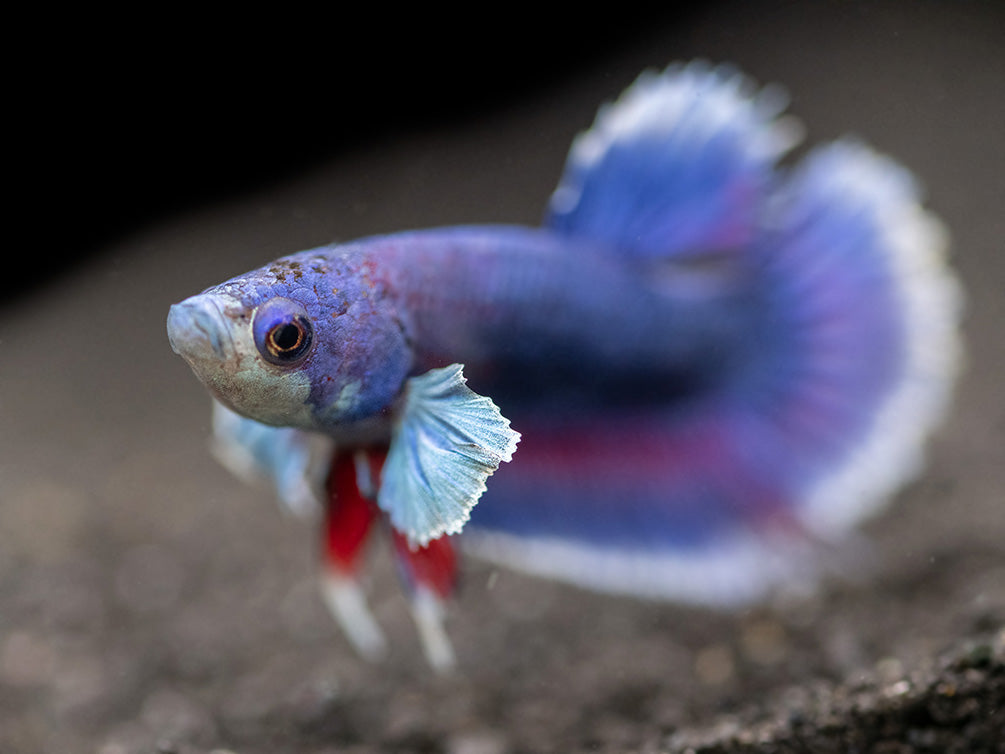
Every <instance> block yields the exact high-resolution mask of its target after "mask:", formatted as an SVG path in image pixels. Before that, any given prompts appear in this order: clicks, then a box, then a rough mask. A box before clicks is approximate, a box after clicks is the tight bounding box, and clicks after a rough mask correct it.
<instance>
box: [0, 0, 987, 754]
mask: <svg viewBox="0 0 1005 754" xmlns="http://www.w3.org/2000/svg"><path fill="white" fill-rule="evenodd" d="M355 10H356V9H354V16H353V18H351V19H350V18H349V17H348V16H349V14H348V13H346V18H344V19H343V18H337V17H336V18H332V17H331V12H327V13H326V14H325V16H324V17H321V16H316V17H310V16H306V15H304V16H298V15H296V13H295V11H294V9H292V8H291V9H282V10H281V11H277V10H272V11H270V13H269V14H263V15H260V16H254V17H253V16H251V15H249V14H247V13H242V14H235V15H232V16H229V17H222V16H212V17H211V16H210V15H209V14H208V12H206V11H199V12H195V11H184V10H182V9H176V8H172V9H171V11H170V13H168V12H167V11H166V10H164V11H155V10H152V9H143V10H142V11H136V12H133V13H129V12H117V13H115V14H111V13H108V14H101V13H96V12H94V11H92V10H86V11H78V12H77V13H76V14H75V15H72V16H71V15H66V14H65V13H63V14H61V13H57V12H55V11H53V12H52V13H51V15H50V16H49V17H45V18H39V19H33V21H32V22H30V23H29V22H28V21H26V20H25V21H21V20H19V19H16V18H14V17H13V16H12V17H11V23H10V30H11V31H10V33H11V34H12V35H13V36H14V37H15V38H16V39H17V41H18V42H20V43H21V48H18V49H23V50H24V51H22V52H18V53H17V54H16V55H15V57H14V61H13V63H12V64H11V66H10V68H9V70H8V78H9V80H10V82H11V83H10V89H9V91H8V92H7V96H6V99H7V104H8V105H9V106H8V108H7V111H6V112H7V118H8V120H9V121H10V124H11V125H12V126H13V128H12V129H11V132H12V135H11V136H9V137H8V140H7V142H6V144H7V149H8V153H9V155H10V158H11V159H10V164H11V166H12V167H11V169H10V171H9V172H8V174H7V176H6V178H7V182H8V185H9V188H10V192H9V193H10V194H11V195H12V198H13V202H12V203H11V204H10V205H9V212H8V213H7V219H8V221H9V234H8V252H7V253H6V254H5V272H6V275H5V281H6V282H7V286H6V287H5V289H4V291H5V295H4V305H3V306H2V308H0V751H3V752H8V751H11V752H40V751H41V752H61V753H62V752H70V753H75V752H101V754H120V753H122V752H129V753H131V752H143V753H146V752H154V751H159V752H169V751H173V752H180V753H181V754H189V753H190V752H193V753H194V752H200V753H201V752H209V751H213V750H216V749H226V750H231V751H234V752H237V754H256V753H257V752H262V753H263V754H265V753H269V754H272V753H274V752H318V753H322V752H324V753H325V754H330V753H331V752H334V751H339V752H344V751H352V752H369V751H401V752H404V751H408V752H413V751H420V752H447V753H449V754H501V753H502V752H544V751H561V752H567V751H612V752H623V751H672V752H680V751H685V750H687V748H688V747H689V746H690V747H692V748H694V749H695V750H697V751H701V752H705V753H706V754H710V753H711V752H721V751H759V752H770V751H803V750H808V751H825V752H826V751H848V750H851V749H853V748H856V747H857V749H858V750H862V751H882V752H891V751H896V752H898V754H899V753H900V752H920V751H933V752H934V751H952V750H954V748H953V746H955V747H956V749H955V750H959V751H970V752H980V751H1000V750H1001V749H1000V742H1001V741H1002V740H1003V736H1002V735H1000V734H1001V732H1002V717H1001V710H1002V709H1005V690H1003V688H1002V686H1003V684H1002V678H1005V669H1003V667H1005V666H1003V660H1002V657H1003V656H1005V634H1003V633H1002V626H1003V624H1005V551H1003V547H1002V544H1001V543H1002V542H1003V541H1005V504H1003V500H1005V494H1003V490H1005V453H1003V448H1005V393H1003V388H1002V374H1003V373H1005V338H1003V336H1002V328H1001V322H1002V321H1003V319H1005V253H1003V250H1005V212H1003V208H1005V179H1003V176H1005V139H1003V136H1002V134H1003V126H1005V98H1003V95H1002V91H1003V83H1005V42H1003V40H1005V12H1003V10H1002V6H1001V5H1000V4H999V3H996V2H987V3H972V2H960V3H948V2H947V3H934V2H892V1H888V2H870V3H827V2H823V3H815V2H795V3H783V2H771V3H760V2H759V3H746V2H711V3H704V4H700V5H699V4H693V5H689V6H681V7H679V8H678V7H670V8H669V9H668V10H665V11H664V12H662V13H661V14H659V15H658V16H652V15H649V14H646V13H643V12H641V11H635V10H634V9H631V8H627V7H625V8H619V7H610V8H604V9H603V10H604V12H603V13H599V12H598V13H595V14H594V15H590V13H589V12H588V11H586V10H585V9H577V10H576V11H575V12H572V13H570V14H569V15H568V17H563V18H552V19H551V20H548V19H545V18H539V17H537V16H529V15H526V14H523V15H516V13H517V12H516V11H515V10H514V11H512V12H510V13H509V14H501V12H500V11H498V9H490V10H489V11H488V12H489V13H493V12H494V13H496V16H491V15H490V16H486V15H485V14H484V13H478V14H477V15H478V17H477V18H475V17H474V16H475V15H476V14H475V12H473V11H472V12H471V13H470V14H468V15H465V14H456V15H452V16H451V17H449V18H443V19H438V18H433V17H431V16H428V15H417V14H412V15H411V17H407V18H406V17H402V16H401V15H398V14H397V13H393V12H391V11H390V10H388V9H385V8H383V7H380V8H372V9H371V8H362V9H360V12H359V13H355ZM158 14H161V15H158ZM538 15H542V16H543V15H544V9H541V10H540V11H539V14H538ZM14 49H15V48H14V47H12V50H14ZM694 57H704V58H707V59H709V60H712V61H721V60H722V61H731V62H733V63H735V64H736V65H738V66H739V67H741V68H742V69H743V70H745V71H746V72H747V73H749V74H750V75H751V76H753V77H754V78H756V79H757V80H759V81H761V82H764V83H767V82H779V83H781V84H783V85H784V86H785V87H786V88H787V89H788V90H789V92H790V94H791V96H792V106H791V111H792V112H793V113H795V114H796V115H797V116H798V117H799V118H801V119H802V121H803V122H804V124H805V126H806V129H807V135H808V141H809V142H810V143H818V142H820V141H824V140H827V139H831V138H835V137H837V136H839V135H841V134H845V133H854V134H856V135H858V136H860V137H862V138H864V139H865V140H867V141H868V142H870V143H871V144H873V145H874V146H876V147H877V148H878V149H879V150H881V151H884V152H888V153H890V154H892V155H894V156H895V157H896V158H897V159H898V160H900V161H902V162H903V163H904V164H906V165H908V166H910V167H911V169H912V170H913V171H914V172H915V173H916V175H917V176H918V177H919V179H920V180H921V182H922V183H923V185H924V186H925V187H926V190H927V197H928V204H929V206H930V207H931V208H932V210H933V211H934V212H936V213H937V214H938V215H939V216H940V217H941V218H942V219H943V220H944V221H945V223H946V225H947V227H948V228H949V230H950V232H951V237H952V260H953V266H954V268H955V269H956V271H957V272H958V274H959V276H960V278H961V280H962V282H963V284H964V287H965V289H966V291H967V301H968V304H967V316H966V320H965V323H964V328H963V330H964V332H963V335H964V338H965V340H966V343H967V351H968V360H967V361H968V363H967V368H966V370H965V372H964V374H963V376H962V378H961V381H960V385H959V388H958V390H957V399H956V402H955V405H954V409H953V412H952V413H951V415H950V416H949V417H948V418H947V422H946V423H945V425H944V427H943V428H942V429H941V430H940V431H939V432H938V433H937V435H936V436H935V437H934V438H933V441H932V443H931V444H930V447H929V453H928V465H927V467H926V469H925V471H924V473H923V475H922V476H921V477H920V478H919V479H918V480H917V481H916V482H915V483H913V484H911V485H909V486H908V487H907V488H906V489H905V490H904V491H903V492H902V493H901V494H899V495H897V496H896V498H895V499H894V500H892V501H891V505H890V506H889V507H888V509H887V510H885V511H884V512H883V513H882V514H881V515H879V516H878V517H877V518H876V519H874V520H872V521H870V522H867V524H866V525H865V526H864V527H863V535H864V537H865V540H866V541H867V542H868V543H869V546H868V552H870V553H871V567H870V568H869V569H868V570H867V572H866V573H865V574H863V575H862V577H861V578H860V579H858V580H854V579H847V578H839V577H837V576H836V577H835V578H834V579H832V580H828V582H827V583H825V584H824V585H823V587H822V588H821V590H820V591H819V592H818V593H816V594H815V595H812V596H808V597H806V598H805V599H803V600H798V601H795V602H791V603H789V602H786V603H780V604H771V605H764V606H758V607H756V608H753V609H750V610H745V611H740V612H737V613H728V614H720V613H715V612H710V611H705V610H699V609H694V608H689V607H687V606H680V605H663V604H650V603H644V602H638V601H635V600H629V599H621V598H616V597H610V596H604V595H596V594H591V593H587V592H582V591H579V590H576V589H573V588H571V587H567V586H564V585H559V584H554V583H550V582H546V581H541V580H536V579H532V578H527V577H524V576H520V575H518V574H514V573H512V572H509V571H505V570H501V569H494V568H490V567H488V566H486V565H484V564H481V563H478V562H475V561H473V560H469V561H466V563H465V570H464V572H465V578H464V584H463V590H462V591H461V593H460V595H459V596H458V599H457V601H456V602H455V603H454V604H453V605H452V606H451V609H450V612H449V616H448V630H449V632H450V635H451V637H452V639H453V641H454V644H455V647H456V650H457V654H458V657H459V663H460V667H459V672H458V673H457V674H455V675H454V676H451V677H446V678H438V677H436V676H434V675H432V674H431V673H430V671H429V670H428V668H427V667H426V665H425V662H424V660H423V658H422V656H421V652H420V651H419V647H418V643H417V640H416V636H415V630H414V626H413V625H412V623H411V620H410V617H409V615H408V613H407V606H406V604H405V601H404V599H403V598H402V597H401V594H400V590H399V588H398V585H397V583H396V580H395V575H394V573H393V571H392V569H391V568H390V567H389V564H388V558H387V552H386V550H384V549H382V548H380V547H378V548H377V551H376V552H374V553H373V555H374V558H373V563H372V571H371V575H372V578H371V579H370V580H369V583H368V589H369V593H370V599H371V604H372V607H373V609H374V612H375V614H376V617H377V619H378V621H379V622H380V623H381V624H382V625H383V626H384V627H385V629H386V631H387V633H388V636H389V639H390V642H391V647H392V652H391V656H390V657H389V658H388V660H387V661H386V662H385V663H383V664H381V665H377V666H374V665H369V664H367V663H365V662H363V661H361V660H359V659H358V658H357V657H355V656H354V655H353V653H352V652H351V651H350V649H349V648H348V647H347V645H346V643H345V641H344V640H343V638H342V637H341V636H340V635H339V633H338V632H337V630H336V629H335V627H334V626H333V624H332V622H331V621H330V619H329V618H328V616H327V615H326V614H325V612H324V608H323V606H322V605H321V604H320V601H319V599H318V596H317V592H316V588H315V584H314V580H313V576H314V566H315V560H314V555H315V552H314V551H315V534H314V531H313V529H312V527H310V526H309V525H306V524H304V523H303V522H298V521H293V520H291V519H289V518H286V517H284V516H283V515H281V513H280V512H279V510H278V509H277V507H276V506H275V505H274V504H273V501H272V500H271V498H270V496H269V494H268V493H267V492H265V491H262V490H255V489H250V488H247V487H245V486H244V485H242V484H241V483H239V482H237V481H236V480H234V479H233V478H232V477H230V476H229V475H228V474H227V472H225V471H224V470H223V469H221V468H220V467H219V466H218V465H217V464H216V463H215V462H214V461H213V460H212V459H211V458H210V457H209V455H208V453H207V450H206V443H205V440H206V436H207V434H208V429H209V427H208V400H207V398H206V396H205V393H204V391H203V389H202V388H201V387H200V386H199V385H198V383H197V382H196V380H195V379H194V378H193V377H192V375H191V374H190V372H189V370H188V368H187V367H186V366H185V364H184V363H182V362H181V360H180V359H178V358H177V357H176V356H175V355H174V354H172V353H171V350H170V348H169V346H168V343H167V339H166V336H165V332H164V320H165V316H166V312H167V308H168V306H169V305H170V304H171V303H173V302H175V301H178V300H180V299H181V298H184V297H186V296H188V295H191V294H192V293H195V292H197V291H199V290H201V289H203V288H204V287H206V286H208V285H211V284H214V283H217V282H219V281H221V280H223V279H225V278H227V277H230V276H232V275H235V274H237V273H240V272H242V271H244V270H247V269H250V268H253V267H256V266H258V265H260V264H263V263H265V262H267V261H269V260H270V259H272V258H275V257H276V256H279V255H281V254H284V253H287V252H290V251H294V250H298V249H303V248H309V247H310V246H313V245H318V244H321V243H325V242H328V241H330V240H333V239H348V238H353V237H358V236H362V235H366V234H370V233H380V232H387V231H392V230H397V229H404V228H410V227H421V226H434V225H440V224H450V223H460V222H521V223H535V222H537V220H538V219H539V217H540V215H541V212H542V209H543V207H544V205H545V202H546V201H547V198H548V195H549V193H550V192H551V190H552V188H553V187H554V185H555V182H556V180H557V177H558V175H559V173H560V171H561V168H562V164H563V161H564V157H565V153H566V150H567V148H568V145H569V143H570V141H571V140H572V138H573V137H574V135H575V134H576V133H577V132H578V131H579V130H581V129H583V128H585V127H587V126H588V125H589V123H590V122H591V120H592V118H593V114H594V112H595V110H596V107H597V105H598V104H599V103H600V102H602V101H605V100H609V99H611V98H613V97H615V96H616V95H617V94H618V93H619V92H620V91H621V90H622V89H623V88H624V87H625V86H626V85H628V84H629V83H630V82H631V81H632V80H633V79H634V77H635V76H636V75H637V74H638V72H639V71H641V70H642V69H644V68H659V67H662V66H664V65H666V64H667V63H669V62H671V61H674V60H687V59H691V58H694ZM946 652H949V653H950V655H951V656H953V657H957V658H959V657H960V656H963V657H965V658H971V659H970V660H968V662H969V663H970V664H966V663H964V664H962V665H961V664H960V663H959V662H957V663H956V664H952V665H947V664H945V663H943V662H941V660H940V658H942V657H943V656H944V653H946ZM975 658H976V659H975ZM981 658H984V659H981ZM994 658H997V660H995V659H994ZM996 663H997V664H996ZM996 679H997V680H996ZM996 684H997V685H996ZM744 741H746V742H748V743H746V744H745V743H744ZM750 742H760V743H750ZM995 747H998V748H997V749H996V748H995Z"/></svg>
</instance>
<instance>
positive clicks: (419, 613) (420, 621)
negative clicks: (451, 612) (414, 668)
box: [412, 588, 457, 673]
mask: <svg viewBox="0 0 1005 754" xmlns="http://www.w3.org/2000/svg"><path fill="white" fill-rule="evenodd" d="M444 617H445V616H444V609H443V602H442V600H440V599H439V597H437V596H436V595H435V594H433V593H432V592H430V591H429V590H428V589H423V588H419V589H418V590H416V592H415V594H414V595H412V618H413V619H414V620H415V626H416V629H417V630H418V632H419V641H420V642H421V643H422V651H423V653H424V654H425V656H426V661H427V662H429V665H430V667H431V668H433V670H435V671H436V672H437V673H447V672H449V671H451V670H453V668H454V667H455V666H456V665H457V657H456V656H455V654H454V646H453V644H451V642H450V636H449V635H448V634H447V631H446V629H445V628H444V627H443V621H444Z"/></svg>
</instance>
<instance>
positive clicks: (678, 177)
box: [467, 64, 960, 604]
mask: <svg viewBox="0 0 1005 754" xmlns="http://www.w3.org/2000/svg"><path fill="white" fill-rule="evenodd" d="M779 103H780V99H779V98H778V96H777V95H776V94H773V93H771V94H769V93H765V92H764V91H762V92H760V93H758V92H754V91H753V90H752V89H751V88H750V86H749V84H748V83H747V82H746V81H745V80H744V79H742V78H740V77H739V76H738V75H737V74H734V73H732V72H729V71H728V70H726V69H709V68H708V67H707V66H701V65H694V64H692V65H689V66H685V67H683V68H680V67H676V68H671V69H669V70H668V71H667V72H666V73H664V74H662V75H660V76H647V77H644V78H642V79H640V81H639V82H638V83H636V84H635V85H634V86H632V87H631V88H630V89H629V90H628V91H627V92H626V93H625V95H623V97H622V98H621V99H620V100H619V101H618V102H617V103H616V104H615V105H614V106H612V107H609V108H606V109H604V110H602V111H601V113H600V115H599V116H598V117H597V121H596V124H595V125H594V127H593V129H592V130H591V131H589V132H587V133H585V134H584V135H582V136H580V137H579V139H578V140H577V141H576V143H575V145H574V146H573V149H572V153H571V156H570V160H569V164H568V167H567V169H566V172H565V175H564V176H563V179H562V182H561V185H560V186H559V188H558V190H557V191H556V192H555V197H554V199H553V201H552V206H551V215H550V218H549V222H550V223H551V225H552V226H553V227H554V228H556V229H557V230H559V231H560V232H563V233H567V234H570V235H584V236H585V235H590V236H592V237H594V238H599V239H602V240H604V241H606V242H608V243H610V244H612V245H614V246H616V248H618V249H619V250H620V251H622V252H623V253H626V254H629V255H632V256H635V257H639V258H654V257H657V256H658V257H663V258H673V257H676V256H681V255H688V254H692V255H693V254H698V255H700V254H703V253H707V252H710V251H719V250H731V251H735V252H736V257H737V259H738V260H740V261H741V262H742V265H743V269H746V270H747V271H748V272H749V274H750V275H752V276H754V278H753V279H754V280H755V281H756V287H757V288H758V290H759V291H760V294H759V306H758V307H757V310H756V311H752V312H751V326H752V330H751V333H752V336H751V338H750V342H749V343H747V344H746V348H748V349H749V353H747V357H746V359H745V360H744V362H743V366H742V368H738V369H737V370H736V372H735V373H734V374H733V375H732V376H731V378H730V379H728V380H727V381H725V382H724V383H723V384H722V385H721V386H720V387H719V388H717V389H716V390H714V391H708V392H706V393H704V394H703V395H702V396H701V397H700V398H699V399H689V400H688V401H687V402H684V403H683V404H678V405H672V406H669V407H668V408H666V409H665V410H663V411H662V413H658V412H656V411H649V412H647V413H646V414H645V415H637V416H634V417H632V416H625V415H612V414H611V413H608V415H607V416H606V417H604V416H603V415H602V414H598V415H597V416H596V417H577V418H576V419H575V420H567V419H563V420H562V421H563V422H566V424H564V425H562V424H558V423H556V422H555V421H553V420H550V419H549V418H548V417H536V416H531V417H520V416H517V415H515V414H514V415H513V416H512V417H511V418H512V419H513V423H514V426H518V427H519V428H520V431H521V433H522V435H523V440H522V441H521V451H520V458H519V463H514V464H512V467H511V468H506V469H501V470H500V471H499V472H498V473H497V476H496V478H494V479H493V484H492V485H490V487H489V490H488V492H487V493H486V495H485V498H484V499H483V501H482V502H481V503H480V504H479V505H478V506H477V507H476V508H475V510H474V513H473V515H472V520H471V525H470V527H469V529H468V530H467V532H470V534H471V535H472V536H471V537H470V538H469V541H470V543H471V545H472V546H473V549H475V551H476V552H480V553H481V554H483V555H485V556H487V557H489V558H490V559H495V560H500V561H504V562H506V563H509V564H511V565H513V566H515V567H517V568H523V569H525V570H529V571H534V572H541V573H546V574H549V575H551V576H554V577H558V578H563V579H566V580H569V581H572V582H575V583H580V584H583V585H587V586H592V587H594V588H600V589H604V590H608V591H616V592H627V593H636V594H642V595H646V596H656V597H669V598H677V599H685V600H690V601H697V602H706V603H714V604H715V603H717V604H723V603H726V604H728V603H735V602H741V601H744V600H747V599H750V598H753V597H757V596H759V595H760V594H762V593H763V592H764V591H765V590H767V589H770V588H772V587H775V586H778V585H781V584H783V583H786V582H792V581H793V580H801V579H804V578H805V577H807V576H808V575H810V574H811V573H812V571H813V561H812V559H809V560H808V556H809V553H810V551H812V550H813V549H814V548H813V547H812V546H811V543H812V542H813V541H814V540H815V539H819V538H824V539H828V538H833V537H834V536H835V534H839V533H841V532H843V531H845V530H847V528H848V527H849V526H850V525H851V524H852V523H854V522H855V521H856V520H858V519H859V518H861V517H862V516H863V515H866V514H867V513H869V512H871V511H872V510H874V509H875V508H876V507H877V506H878V505H879V504H881V503H882V502H883V501H884V500H885V498H886V497H887V496H888V495H889V494H891V493H892V492H893V491H895V490H896V488H897V487H898V486H899V485H900V484H902V483H904V482H905V481H906V480H907V479H909V478H910V477H911V476H912V475H913V473H914V472H916V471H917V469H918V466H919V460H920V457H921V451H922V443H923V441H924V439H925V437H926V436H927V434H928V433H929V432H930V431H931V429H932V428H933V427H934V425H935V424H936V422H937V420H938V419H939V417H940V415H941V413H942V410H943V407H944V405H945V403H946V399H947V396H948V393H949V390H950V387H951V385H952V382H953V379H954V377H955V373H956V370H957V364H958V363H959V352H960V347H959V344H958V341H957V324H958V318H959V310H960V306H959V303H960V295H959V291H958V289H957V286H956V282H955V280H954V278H953V277H952V275H951V274H950V272H949V271H948V269H947V268H946V266H945V262H944V259H943V257H944V248H945V234H944V232H943V230H942V228H941V226H940V224H939V223H938V221H936V220H935V219H934V218H933V217H932V216H931V215H929V214H928V213H927V212H926V211H925V210H923V209H922V207H921V206H920V203H919V197H918V191H917V187H916V186H915V184H914V182H913V180H912V179H911V177H910V175H909V174H908V173H907V171H905V170H904V169H903V168H901V167H899V166H898V165H896V164H895V163H893V162H892V161H891V160H889V159H887V158H884V157H881V156H879V155H877V154H876V153H874V152H873V151H871V150H870V149H868V148H867V147H865V146H863V145H861V144H858V143H856V142H853V141H850V140H847V141H841V142H838V143H836V144H833V145H830V146H826V147H823V148H820V149H817V150H815V151H812V152H810V153H809V155H808V156H807V157H806V158H805V159H804V160H803V161H802V162H801V164H799V165H797V166H796V167H795V168H794V169H792V170H791V171H782V170H780V169H778V168H777V167H776V161H777V160H778V158H780V156H781V155H782V154H783V153H784V152H785V151H786V149H787V148H788V147H789V146H790V145H791V144H792V143H793V137H792V134H793V129H792V128H791V127H789V126H788V125H787V121H785V120H784V119H783V118H779V117H778V116H779V112H780V106H779ZM699 401H700V402H699ZM817 565H820V563H819V562H818V563H817Z"/></svg>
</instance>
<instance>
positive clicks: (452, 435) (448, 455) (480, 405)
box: [377, 364, 520, 547]
mask: <svg viewBox="0 0 1005 754" xmlns="http://www.w3.org/2000/svg"><path fill="white" fill-rule="evenodd" d="M519 439H520V433H518V432H515V431H514V430H512V429H510V426H509V420H508V419H506V418H505V417H503V415H502V414H501V413H500V412H499V408H498V406H496V405H495V403H493V402H492V401H491V400H490V399H489V398H486V397H484V396H481V395H478V394H477V393H475V392H474V391H472V390H471V389H470V388H469V387H468V386H467V385H466V384H465V379H464V375H463V374H462V373H461V365H460V364H451V365H450V366H448V367H443V368H442V369H432V370H430V371H428V372H426V373H425V374H422V375H420V376H418V377H413V378H412V379H410V380H409V381H408V383H407V384H406V387H405V399H404V406H403V410H402V412H401V416H400V418H399V419H398V421H397V422H396V425H395V428H394V434H393V437H392V440H391V447H390V450H389V451H388V454H387V460H386V461H385V462H384V468H383V470H382V471H381V476H380V491H379V492H378V494H377V504H378V505H379V506H380V508H381V509H382V510H383V511H384V512H386V513H387V514H388V515H389V516H390V518H391V524H392V525H393V526H394V527H395V528H396V529H397V530H398V531H400V532H402V533H403V534H405V535H406V536H407V537H408V540H409V543H410V544H411V545H413V546H417V547H421V546H425V545H426V544H428V543H429V541H430V540H432V539H436V538H437V537H439V536H441V535H444V534H456V533H457V532H459V531H460V530H461V529H462V528H463V526H464V524H465V522H466V521H467V520H468V517H469V516H470V514H471V509H472V508H474V506H475V503H477V502H478V498H479V497H481V495H482V493H483V492H484V491H485V480H486V479H488V477H489V476H491V475H492V473H493V472H494V471H495V470H496V469H497V468H499V464H500V463H502V462H503V461H509V460H510V459H511V458H512V457H513V452H514V451H515V450H516V444H517V441H518V440H519Z"/></svg>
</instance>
